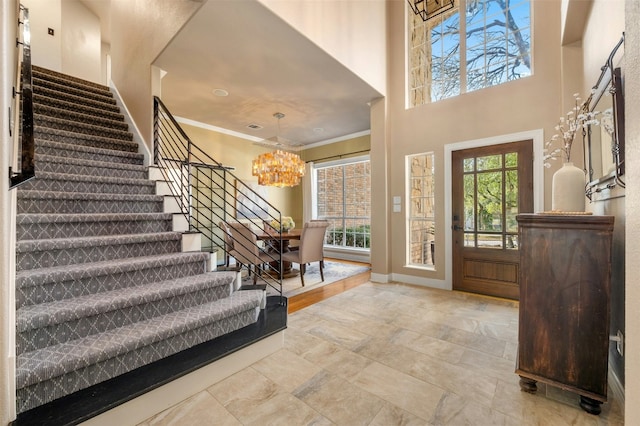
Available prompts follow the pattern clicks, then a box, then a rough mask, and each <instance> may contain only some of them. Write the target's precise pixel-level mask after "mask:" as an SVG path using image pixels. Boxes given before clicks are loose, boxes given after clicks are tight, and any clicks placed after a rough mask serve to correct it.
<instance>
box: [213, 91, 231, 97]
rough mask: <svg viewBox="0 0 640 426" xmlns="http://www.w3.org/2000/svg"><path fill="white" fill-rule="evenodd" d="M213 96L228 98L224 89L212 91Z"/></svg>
mask: <svg viewBox="0 0 640 426" xmlns="http://www.w3.org/2000/svg"><path fill="white" fill-rule="evenodd" d="M213 94H214V95H216V96H229V92H227V91H226V90H224V89H213Z"/></svg>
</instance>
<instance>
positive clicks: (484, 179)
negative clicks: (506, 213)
mask: <svg viewBox="0 0 640 426" xmlns="http://www.w3.org/2000/svg"><path fill="white" fill-rule="evenodd" d="M477 195H478V230H479V231H497V232H500V231H502V202H503V200H502V172H485V173H478V191H477Z"/></svg>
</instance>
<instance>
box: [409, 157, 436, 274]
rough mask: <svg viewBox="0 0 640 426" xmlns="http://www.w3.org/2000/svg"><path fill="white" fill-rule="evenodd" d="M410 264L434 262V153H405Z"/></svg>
mask: <svg viewBox="0 0 640 426" xmlns="http://www.w3.org/2000/svg"><path fill="white" fill-rule="evenodd" d="M407 168H408V176H407V177H408V182H407V187H408V188H407V194H408V195H407V197H408V202H409V208H408V212H407V213H408V221H409V227H408V232H409V244H408V250H409V252H408V259H409V264H410V265H416V266H425V265H431V266H433V265H435V225H436V223H435V195H434V185H435V181H434V164H433V153H432V152H429V153H426V154H416V155H409V156H407Z"/></svg>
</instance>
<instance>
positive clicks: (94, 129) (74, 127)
mask: <svg viewBox="0 0 640 426" xmlns="http://www.w3.org/2000/svg"><path fill="white" fill-rule="evenodd" d="M33 119H34V122H35V127H36V128H38V127H46V128H49V129H57V130H64V131H67V132H74V133H80V134H83V135H94V136H102V137H105V138H114V139H122V140H126V141H130V140H131V139H132V137H133V136H132V135H131V133H129V132H126V131H122V130H117V129H112V128H109V127H104V126H93V125H91V124H84V123H77V122H74V121H68V120H62V119H58V118H53V117H48V116H46V115H34V118H33Z"/></svg>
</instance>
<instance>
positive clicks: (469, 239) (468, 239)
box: [464, 233, 476, 247]
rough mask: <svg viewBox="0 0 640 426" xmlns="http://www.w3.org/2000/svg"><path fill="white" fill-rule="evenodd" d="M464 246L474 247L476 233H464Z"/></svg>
mask: <svg viewBox="0 0 640 426" xmlns="http://www.w3.org/2000/svg"><path fill="white" fill-rule="evenodd" d="M464 246H465V247H475V246H476V234H471V233H465V234H464Z"/></svg>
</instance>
